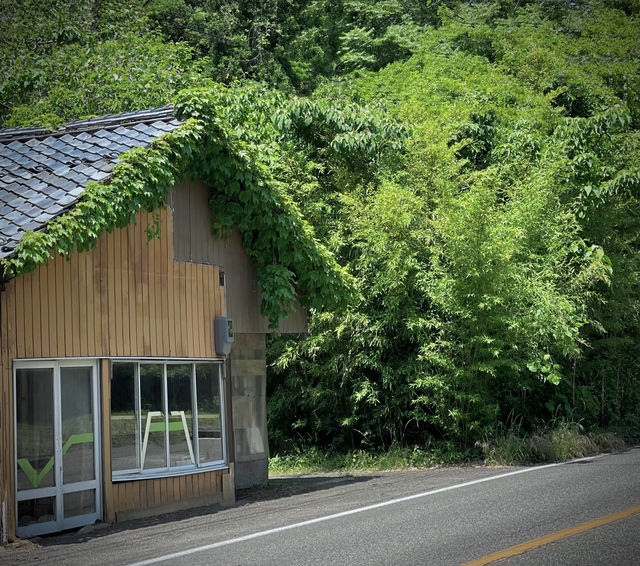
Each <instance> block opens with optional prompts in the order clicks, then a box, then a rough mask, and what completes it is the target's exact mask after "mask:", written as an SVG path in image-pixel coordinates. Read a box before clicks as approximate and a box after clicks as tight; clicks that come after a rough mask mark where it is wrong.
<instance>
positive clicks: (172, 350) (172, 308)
mask: <svg viewBox="0 0 640 566" xmlns="http://www.w3.org/2000/svg"><path fill="white" fill-rule="evenodd" d="M166 222H167V255H166V258H167V306H168V309H169V310H168V317H169V319H168V324H167V327H168V330H169V354H170V355H171V356H175V355H176V351H177V348H176V344H177V342H178V339H177V331H176V330H177V329H176V326H177V325H176V304H175V285H174V281H175V262H174V260H173V238H172V233H173V214H172V212H171V211H169V210H168V211H167V214H166Z"/></svg>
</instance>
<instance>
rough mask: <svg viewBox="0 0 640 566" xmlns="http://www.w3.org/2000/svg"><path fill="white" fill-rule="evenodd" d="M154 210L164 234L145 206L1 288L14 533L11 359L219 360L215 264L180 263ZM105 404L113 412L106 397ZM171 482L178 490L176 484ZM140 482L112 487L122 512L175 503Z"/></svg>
mask: <svg viewBox="0 0 640 566" xmlns="http://www.w3.org/2000/svg"><path fill="white" fill-rule="evenodd" d="M156 214H159V217H160V233H161V237H160V238H159V239H158V238H155V239H153V240H151V241H148V240H147V236H146V233H145V228H146V227H147V226H149V225H150V224H152V222H153V215H152V214H148V213H140V214H138V215H137V216H136V223H135V224H130V225H129V226H128V227H127V228H124V229H122V230H120V229H117V230H114V231H113V232H112V233H111V234H106V233H105V234H103V235H102V236H101V237H100V239H99V240H98V244H97V246H96V248H95V249H94V250H92V251H89V252H85V253H83V254H73V255H72V257H71V259H70V260H66V259H65V258H63V257H61V256H55V257H52V258H51V259H50V260H49V263H48V264H47V265H41V266H39V267H38V268H37V269H36V271H35V272H34V273H30V274H27V275H23V276H20V277H18V278H16V279H12V280H10V281H9V282H7V284H6V287H5V289H4V291H2V293H0V301H1V302H0V308H1V311H0V317H1V322H2V328H1V331H0V355H1V359H0V513H1V506H2V504H3V503H4V504H5V506H6V508H7V518H8V525H7V527H8V531H9V535H10V536H13V534H14V528H15V524H14V520H15V518H14V517H13V509H14V443H13V419H14V416H13V409H12V408H13V373H12V364H13V360H15V359H21V358H64V357H84V356H87V357H91V358H110V357H118V356H131V357H143V356H151V357H162V358H168V357H185V358H215V357H216V353H215V345H214V340H213V320H214V318H215V317H216V316H224V315H225V314H226V313H225V311H224V310H223V309H224V301H223V298H222V297H223V296H224V295H223V294H224V289H223V288H221V287H220V286H219V274H218V268H217V267H214V266H212V265H197V264H193V263H181V262H176V261H174V260H173V238H172V231H173V226H172V224H173V222H172V216H171V212H170V210H168V209H166V208H164V209H162V210H160V211H158V212H157V213H156ZM101 367H104V366H101ZM102 383H103V386H104V379H103V382H102ZM103 404H104V405H103V406H104V409H105V413H106V414H107V415H108V411H109V406H110V404H109V400H108V398H105V399H103ZM103 424H104V423H103ZM105 434H108V429H107V430H106V431H105ZM106 438H107V439H108V438H109V437H108V436H106ZM104 444H105V447H106V446H107V442H105V443H104ZM210 473H211V474H214V472H210ZM215 473H222V472H215ZM105 477H108V476H106V475H105ZM154 481H156V480H154ZM179 481H180V482H181V483H178V486H179V487H178V491H179V492H180V491H181V490H183V489H184V491H185V493H187V494H192V493H193V487H191V488H189V485H191V486H193V485H194V484H193V482H192V483H191V484H190V483H189V482H187V481H186V480H184V481H183V480H179ZM165 482H166V483H167V486H166V487H167V489H168V490H169V491H170V492H171V493H175V485H174V483H171V482H169V480H165ZM107 483H110V482H107ZM131 483H132V482H125V484H131ZM133 483H139V485H136V487H135V488H134V487H132V486H130V487H129V490H130V492H127V491H126V489H127V487H126V485H125V487H124V488H121V487H119V486H121V485H122V484H114V486H113V496H112V500H115V501H119V502H120V501H121V503H118V505H120V506H121V507H122V509H124V508H132V507H131V506H134V505H140V504H142V502H143V501H146V505H147V506H148V505H155V504H156V501H157V498H158V496H160V497H161V498H162V497H165V498H166V499H167V501H170V500H171V501H173V500H172V499H171V497H173V496H171V497H170V496H169V495H168V494H166V493H163V490H160V491H156V485H155V484H154V485H153V486H152V487H149V486H148V485H147V484H146V482H133ZM209 484H211V482H209ZM157 485H158V489H160V487H161V485H162V484H161V483H158V484H157ZM212 485H215V482H214V483H213V484H212ZM122 489H124V490H125V491H124V492H122ZM141 490H143V491H141ZM206 494H207V495H210V491H207V492H206ZM149 501H151V503H149ZM106 504H107V510H108V511H109V503H108V502H107V503H106ZM109 512H111V511H109ZM115 512H116V511H115V510H114V511H113V513H115Z"/></svg>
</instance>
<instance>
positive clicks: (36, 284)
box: [29, 266, 42, 358]
mask: <svg viewBox="0 0 640 566" xmlns="http://www.w3.org/2000/svg"><path fill="white" fill-rule="evenodd" d="M41 267H42V266H38V267H37V268H36V270H35V271H33V272H32V273H30V274H29V275H30V279H31V312H32V313H33V320H32V324H33V327H32V331H33V338H32V348H33V350H32V352H31V353H32V356H33V357H34V358H41V357H42V313H41V311H40V308H41V298H40V274H39V271H40V268H41Z"/></svg>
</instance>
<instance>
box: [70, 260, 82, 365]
mask: <svg viewBox="0 0 640 566" xmlns="http://www.w3.org/2000/svg"><path fill="white" fill-rule="evenodd" d="M78 259H79V254H77V253H74V254H72V255H71V256H70V257H69V260H68V261H67V264H68V266H69V271H68V273H69V285H70V288H69V289H68V291H67V295H68V298H69V307H70V312H71V332H70V335H71V352H72V353H71V355H72V356H78V355H80V348H81V346H80V310H81V309H84V308H85V305H80V302H79V301H78V296H79V292H80V291H79V287H80V274H79V269H78Z"/></svg>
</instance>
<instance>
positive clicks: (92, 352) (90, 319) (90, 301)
mask: <svg viewBox="0 0 640 566" xmlns="http://www.w3.org/2000/svg"><path fill="white" fill-rule="evenodd" d="M84 256H85V264H84V269H85V277H86V293H87V355H88V356H96V355H97V353H98V352H97V348H96V329H95V324H96V298H95V294H94V289H95V283H94V281H93V271H94V270H93V262H94V258H95V256H94V254H93V253H92V252H89V253H85V254H84Z"/></svg>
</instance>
